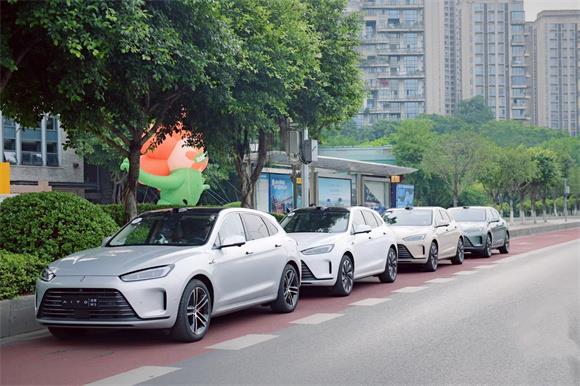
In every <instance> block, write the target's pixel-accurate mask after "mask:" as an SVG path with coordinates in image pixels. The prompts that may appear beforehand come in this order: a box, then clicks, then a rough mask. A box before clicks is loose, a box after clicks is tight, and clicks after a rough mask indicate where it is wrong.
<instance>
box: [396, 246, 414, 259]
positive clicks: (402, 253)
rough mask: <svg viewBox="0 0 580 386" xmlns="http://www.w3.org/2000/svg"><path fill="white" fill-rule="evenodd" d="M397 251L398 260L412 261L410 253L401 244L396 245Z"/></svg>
mask: <svg viewBox="0 0 580 386" xmlns="http://www.w3.org/2000/svg"><path fill="white" fill-rule="evenodd" d="M397 249H398V250H399V259H412V258H413V255H411V252H410V251H409V250H408V249H407V247H406V246H404V245H403V244H397Z"/></svg>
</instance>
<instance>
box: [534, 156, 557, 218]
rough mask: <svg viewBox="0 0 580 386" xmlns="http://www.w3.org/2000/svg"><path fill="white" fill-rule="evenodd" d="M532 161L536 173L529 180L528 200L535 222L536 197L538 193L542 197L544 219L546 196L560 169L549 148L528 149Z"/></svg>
mask: <svg viewBox="0 0 580 386" xmlns="http://www.w3.org/2000/svg"><path fill="white" fill-rule="evenodd" d="M530 154H531V157H532V162H533V163H534V164H535V165H536V173H535V175H534V176H533V177H532V180H531V182H530V200H531V203H532V217H533V219H534V224H535V223H536V199H537V196H538V194H539V195H540V197H541V199H542V213H543V218H544V222H546V221H547V219H546V198H547V196H548V192H549V190H550V188H551V187H552V186H553V185H554V184H555V182H556V181H557V180H558V178H559V175H560V171H559V165H558V161H557V157H556V154H555V153H554V152H552V151H551V150H548V149H544V148H540V147H535V148H531V149H530Z"/></svg>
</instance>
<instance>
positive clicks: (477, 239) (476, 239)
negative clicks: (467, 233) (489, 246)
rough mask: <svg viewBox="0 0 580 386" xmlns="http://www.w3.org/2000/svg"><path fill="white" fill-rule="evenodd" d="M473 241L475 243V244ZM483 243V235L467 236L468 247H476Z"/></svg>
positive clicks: (466, 243)
mask: <svg viewBox="0 0 580 386" xmlns="http://www.w3.org/2000/svg"><path fill="white" fill-rule="evenodd" d="M473 243H475V245H474V244H473ZM482 244H483V238H482V237H481V236H471V237H465V246H466V247H468V248H470V247H475V246H476V245H478V246H481V245H482Z"/></svg>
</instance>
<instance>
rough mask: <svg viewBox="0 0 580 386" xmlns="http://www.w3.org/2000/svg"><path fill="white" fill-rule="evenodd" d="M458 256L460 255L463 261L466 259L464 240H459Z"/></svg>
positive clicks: (460, 259)
mask: <svg viewBox="0 0 580 386" xmlns="http://www.w3.org/2000/svg"><path fill="white" fill-rule="evenodd" d="M457 256H458V257H459V261H460V262H463V260H465V249H464V248H463V242H462V241H461V240H459V243H458V244H457Z"/></svg>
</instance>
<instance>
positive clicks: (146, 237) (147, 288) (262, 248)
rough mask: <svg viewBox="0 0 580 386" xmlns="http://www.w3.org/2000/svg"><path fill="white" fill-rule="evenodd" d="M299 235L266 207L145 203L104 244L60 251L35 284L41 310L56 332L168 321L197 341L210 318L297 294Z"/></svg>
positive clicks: (292, 302) (289, 301)
mask: <svg viewBox="0 0 580 386" xmlns="http://www.w3.org/2000/svg"><path fill="white" fill-rule="evenodd" d="M299 286H300V258H299V253H298V249H297V248H296V242H295V241H294V240H292V239H291V238H290V237H288V236H287V235H286V232H284V230H283V229H282V228H281V227H280V225H279V224H278V223H277V222H276V220H275V219H274V218H273V217H272V216H270V215H269V214H266V213H262V212H258V211H255V210H248V209H237V208H236V209H234V208H232V209H220V208H211V209H209V208H181V209H169V210H160V211H152V212H147V213H143V214H141V215H140V216H138V217H136V218H135V219H133V220H132V221H131V222H129V223H128V224H127V225H126V226H125V227H123V228H122V229H121V230H120V231H119V232H118V233H117V234H116V235H114V236H113V237H112V238H110V239H109V240H107V241H106V242H104V244H103V246H102V247H100V248H94V249H89V250H85V251H81V252H78V253H75V254H73V255H70V256H67V257H64V258H62V259H60V260H57V261H55V262H53V263H50V265H49V266H48V267H47V268H45V270H44V271H43V273H42V276H41V278H40V279H39V280H38V281H37V285H36V318H37V321H38V322H39V323H41V324H43V325H45V326H48V327H49V330H50V332H51V333H52V334H53V335H55V336H57V337H60V338H66V337H70V336H71V335H77V334H79V333H82V332H84V331H86V329H88V328H112V327H114V328H146V329H154V328H158V329H168V330H170V332H171V335H172V336H173V337H174V338H175V339H177V340H180V341H186V342H191V341H197V340H200V339H202V338H203V336H204V335H205V334H206V332H207V330H208V328H209V325H210V321H211V318H212V317H213V316H217V315H221V314H225V313H228V312H233V311H237V310H240V309H242V308H247V307H251V306H254V305H259V304H271V306H272V309H273V310H274V311H277V312H292V311H294V309H295V308H296V304H297V303H298V289H299Z"/></svg>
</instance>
